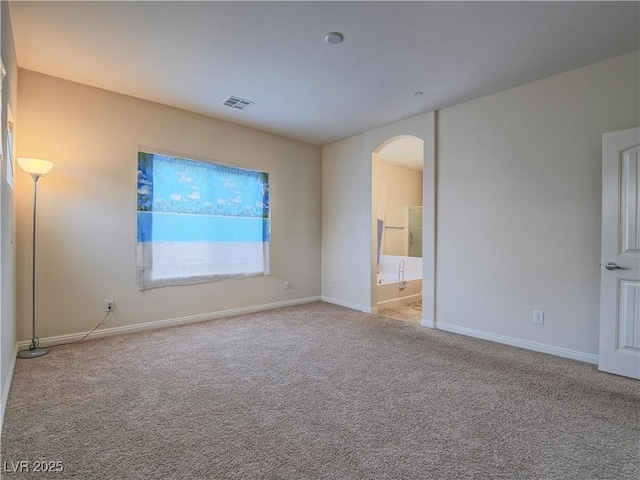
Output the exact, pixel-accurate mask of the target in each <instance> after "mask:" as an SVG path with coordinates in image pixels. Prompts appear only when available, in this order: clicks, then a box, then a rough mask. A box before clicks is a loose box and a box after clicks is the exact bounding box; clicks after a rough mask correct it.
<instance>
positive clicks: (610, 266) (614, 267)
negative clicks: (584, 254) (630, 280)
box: [604, 262, 624, 270]
mask: <svg viewBox="0 0 640 480" xmlns="http://www.w3.org/2000/svg"><path fill="white" fill-rule="evenodd" d="M604 268H606V269H607V270H624V268H622V267H619V266H618V265H616V264H615V263H613V262H607V263H605V265H604Z"/></svg>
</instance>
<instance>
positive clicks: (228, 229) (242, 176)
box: [137, 152, 270, 289]
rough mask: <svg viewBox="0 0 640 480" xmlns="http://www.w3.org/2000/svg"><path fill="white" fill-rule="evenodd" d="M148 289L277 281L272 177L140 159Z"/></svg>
mask: <svg viewBox="0 0 640 480" xmlns="http://www.w3.org/2000/svg"><path fill="white" fill-rule="evenodd" d="M137 206H138V208H137V222H138V241H137V283H138V287H139V288H141V289H146V288H153V287H160V286H164V285H182V284H189V283H201V282H209V281H215V280H222V279H225V278H237V277H248V276H256V275H265V274H268V273H269V231H270V222H269V177H268V174H267V173H265V172H259V171H255V170H249V169H244V168H234V167H229V166H226V165H217V164H214V163H210V162H205V161H199V160H192V159H187V158H178V157H172V156H168V155H161V154H158V153H146V152H139V153H138V202H137Z"/></svg>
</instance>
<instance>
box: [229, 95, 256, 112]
mask: <svg viewBox="0 0 640 480" xmlns="http://www.w3.org/2000/svg"><path fill="white" fill-rule="evenodd" d="M222 104H223V105H225V106H227V107H229V108H235V109H236V110H246V109H247V108H249V107H250V106H251V105H253V102H251V101H249V100H245V99H244V98H240V97H234V96H233V95H230V96H229V97H227V98H225V99H224V101H223V102H222Z"/></svg>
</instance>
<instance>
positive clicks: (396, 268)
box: [371, 135, 424, 323]
mask: <svg viewBox="0 0 640 480" xmlns="http://www.w3.org/2000/svg"><path fill="white" fill-rule="evenodd" d="M371 162H372V169H371V171H372V176H371V180H372V188H371V192H372V198H371V209H372V218H373V221H374V230H375V232H372V235H373V236H374V238H373V239H372V243H373V244H374V245H375V259H374V260H373V263H374V264H373V265H372V271H373V272H375V283H374V285H373V286H372V292H371V298H372V300H373V305H374V306H375V310H376V311H377V313H378V314H379V315H382V316H385V317H391V318H395V319H398V320H406V321H411V322H415V323H420V321H421V319H422V264H423V262H422V238H423V235H422V228H423V227H422V226H423V167H424V141H423V140H422V139H420V138H418V137H415V136H410V135H406V136H397V137H393V138H391V139H389V140H387V141H385V142H383V143H382V144H380V145H379V146H378V148H376V149H375V150H374V152H373V153H372V155H371Z"/></svg>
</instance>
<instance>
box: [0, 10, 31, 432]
mask: <svg viewBox="0 0 640 480" xmlns="http://www.w3.org/2000/svg"><path fill="white" fill-rule="evenodd" d="M0 20H1V21H2V28H1V31H2V38H1V39H0V42H1V47H2V62H3V63H4V66H5V70H6V72H7V76H6V77H5V79H4V82H3V83H2V97H3V98H2V120H1V121H0V129H1V130H2V144H3V145H6V130H7V127H6V126H7V107H8V106H11V111H12V113H13V114H14V115H16V113H17V98H18V65H17V62H16V54H15V51H14V46H13V34H12V30H11V21H10V17H9V8H8V5H7V2H2V4H0ZM5 155H6V152H5ZM5 161H6V159H5ZM5 161H3V162H2V163H0V169H1V170H2V173H0V223H1V225H0V227H1V229H2V235H1V236H0V397H1V402H0V428H1V427H2V420H3V418H4V406H5V402H6V399H7V395H8V393H9V385H10V381H11V373H12V370H11V368H12V365H13V364H14V363H13V362H14V361H15V357H14V355H13V354H14V349H15V346H16V338H17V337H16V335H17V328H16V308H15V275H16V265H15V256H16V248H15V244H14V242H13V239H14V238H15V232H14V231H13V227H14V220H13V218H14V216H13V208H14V206H13V198H14V194H13V190H11V188H10V187H9V185H8V184H7V181H6V175H7V168H6V163H5ZM29 338H31V335H29Z"/></svg>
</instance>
